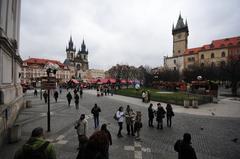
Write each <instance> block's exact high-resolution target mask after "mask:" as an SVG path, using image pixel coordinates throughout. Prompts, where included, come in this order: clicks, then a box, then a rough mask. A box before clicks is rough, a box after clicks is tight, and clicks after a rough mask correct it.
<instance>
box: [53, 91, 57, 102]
mask: <svg viewBox="0 0 240 159" xmlns="http://www.w3.org/2000/svg"><path fill="white" fill-rule="evenodd" d="M53 96H54V98H55V102H56V103H57V100H58V91H55V92H54V94H53Z"/></svg>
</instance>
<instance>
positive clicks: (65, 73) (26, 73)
mask: <svg viewBox="0 0 240 159" xmlns="http://www.w3.org/2000/svg"><path fill="white" fill-rule="evenodd" d="M48 63H52V64H57V65H58V66H59V68H58V71H57V72H56V75H55V76H56V79H57V82H58V83H64V82H67V81H69V80H70V79H71V76H72V75H74V72H71V71H70V69H69V68H68V66H66V65H64V64H63V63H61V62H60V61H56V60H49V59H40V58H29V59H26V60H24V61H23V64H22V76H21V77H22V78H21V83H22V84H26V85H31V86H33V87H36V86H37V84H38V83H40V81H41V78H42V77H44V76H45V77H46V76H47V72H46V68H45V66H46V64H48Z"/></svg>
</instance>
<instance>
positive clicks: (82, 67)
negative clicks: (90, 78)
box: [63, 36, 89, 79]
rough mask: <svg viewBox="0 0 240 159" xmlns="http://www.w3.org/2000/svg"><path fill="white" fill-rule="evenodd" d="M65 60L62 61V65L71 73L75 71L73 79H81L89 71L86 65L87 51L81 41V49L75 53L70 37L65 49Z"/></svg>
mask: <svg viewBox="0 0 240 159" xmlns="http://www.w3.org/2000/svg"><path fill="white" fill-rule="evenodd" d="M66 55H67V58H66V59H65V60H64V62H63V63H64V65H67V66H69V68H70V69H71V70H72V71H75V75H74V78H77V79H82V78H83V76H84V74H85V73H86V71H87V70H88V69H89V65H88V50H87V48H86V45H85V42H84V40H83V42H82V44H81V49H79V50H78V51H77V52H76V47H75V46H74V43H73V40H72V36H70V40H69V42H68V46H67V47H66Z"/></svg>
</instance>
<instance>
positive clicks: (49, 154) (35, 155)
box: [14, 127, 56, 159]
mask: <svg viewBox="0 0 240 159" xmlns="http://www.w3.org/2000/svg"><path fill="white" fill-rule="evenodd" d="M45 158H46V159H56V152H55V150H54V147H53V145H52V144H51V143H50V142H48V141H46V140H45V139H44V133H43V128H41V127H37V128H35V129H33V131H32V135H31V137H30V139H29V140H28V141H27V142H26V143H25V144H24V145H23V146H22V147H21V148H20V149H19V150H18V151H17V152H16V153H15V156H14V159H45Z"/></svg>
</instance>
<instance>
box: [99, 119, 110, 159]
mask: <svg viewBox="0 0 240 159" xmlns="http://www.w3.org/2000/svg"><path fill="white" fill-rule="evenodd" d="M101 131H103V132H104V133H106V135H107V138H108V141H109V145H108V147H107V159H108V158H109V146H110V145H112V136H111V133H110V132H109V131H108V129H107V124H102V127H101Z"/></svg>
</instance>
